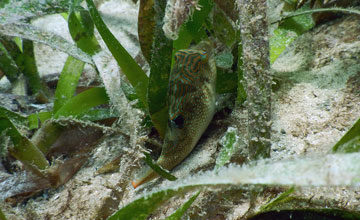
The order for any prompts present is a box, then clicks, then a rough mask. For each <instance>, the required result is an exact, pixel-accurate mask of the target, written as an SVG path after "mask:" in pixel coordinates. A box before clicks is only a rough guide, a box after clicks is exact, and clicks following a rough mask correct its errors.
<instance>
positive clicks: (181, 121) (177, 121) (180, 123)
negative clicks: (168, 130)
mask: <svg viewBox="0 0 360 220" xmlns="http://www.w3.org/2000/svg"><path fill="white" fill-rule="evenodd" d="M172 122H173V123H174V124H175V125H176V127H177V128H180V129H181V128H183V127H184V122H185V121H184V117H183V116H182V115H178V116H177V117H176V118H175V119H173V120H172Z"/></svg>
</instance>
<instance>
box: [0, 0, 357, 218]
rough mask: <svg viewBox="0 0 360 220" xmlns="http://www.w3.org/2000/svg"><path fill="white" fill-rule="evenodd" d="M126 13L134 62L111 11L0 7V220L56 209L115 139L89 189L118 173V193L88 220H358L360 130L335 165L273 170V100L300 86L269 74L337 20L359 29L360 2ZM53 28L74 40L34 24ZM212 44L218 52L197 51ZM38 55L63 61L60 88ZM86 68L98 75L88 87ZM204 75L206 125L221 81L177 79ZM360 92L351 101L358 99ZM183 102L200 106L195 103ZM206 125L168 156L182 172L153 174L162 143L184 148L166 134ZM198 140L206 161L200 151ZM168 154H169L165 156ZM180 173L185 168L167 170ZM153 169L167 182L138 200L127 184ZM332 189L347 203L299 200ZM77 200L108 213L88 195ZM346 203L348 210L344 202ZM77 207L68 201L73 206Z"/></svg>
mask: <svg viewBox="0 0 360 220" xmlns="http://www.w3.org/2000/svg"><path fill="white" fill-rule="evenodd" d="M125 2H126V4H132V5H133V6H134V7H135V6H136V7H138V8H139V9H138V17H137V33H127V35H128V36H129V38H130V39H132V40H133V41H135V42H136V45H138V46H139V48H140V53H139V54H140V55H137V56H134V54H135V53H134V52H133V51H131V50H129V49H126V48H128V45H125V44H124V43H121V42H124V41H121V40H120V41H119V38H118V37H117V36H116V35H115V34H114V31H113V30H111V28H110V27H109V25H108V24H106V22H105V18H106V15H104V14H103V13H102V12H99V5H101V4H102V3H103V2H100V1H95V2H94V1H93V0H84V1H81V0H61V1H53V0H46V1H35V0H26V1H15V0H6V1H2V2H1V3H0V77H1V79H2V81H6V82H5V84H6V85H7V87H6V86H4V88H1V90H0V91H1V94H0V95H1V100H2V101H1V105H0V138H1V141H0V157H1V163H0V200H1V206H0V219H16V218H19V219H20V217H21V218H24V219H26V216H25V217H23V216H17V215H19V214H18V213H16V212H15V214H14V213H13V211H11V210H12V207H11V206H18V207H19V205H20V204H22V205H24V206H26V205H27V204H30V203H31V202H33V201H32V200H33V199H34V200H36V199H39V198H45V197H50V199H51V197H52V196H51V195H54V193H56V192H59V191H63V190H64V189H67V188H68V187H69V183H71V180H73V179H74V178H75V176H76V174H77V173H79V172H81V171H82V170H84V169H86V168H88V166H90V165H91V164H95V163H94V161H96V160H97V159H102V158H95V159H94V155H101V153H99V152H102V151H103V149H104V145H105V146H107V145H106V144H108V143H109V142H111V141H113V139H112V138H114V137H121V138H118V139H121V141H123V142H120V141H119V140H117V141H119V142H116V143H121V144H122V145H121V146H120V145H117V146H116V147H117V149H118V151H117V153H119V152H121V153H119V156H118V155H111V156H112V157H111V159H109V160H108V159H106V160H105V159H104V160H103V161H102V162H101V166H100V165H99V164H96V169H97V170H96V172H94V171H92V172H93V173H92V174H91V176H89V177H88V178H89V179H91V178H97V180H99V179H102V180H104V181H105V182H107V181H108V182H112V180H111V177H110V175H109V173H111V175H119V179H117V180H118V182H117V183H116V184H114V185H112V186H111V187H109V186H106V188H111V190H110V191H111V192H112V194H111V196H109V197H108V198H106V199H105V200H106V202H104V204H102V206H101V208H100V209H98V207H92V208H89V209H90V210H86V211H84V210H76V213H79V212H80V213H81V212H88V213H92V214H91V215H90V214H89V215H87V218H88V216H91V218H94V219H149V218H150V219H159V218H161V219H182V218H183V219H184V218H189V219H240V218H241V219H287V218H288V217H289V216H292V217H293V218H294V219H304V218H313V219H316V218H322V219H359V217H360V214H359V211H360V210H359V209H358V208H357V207H356V204H359V201H358V197H356V196H354V195H356V193H357V192H356V190H353V189H354V188H355V189H356V187H358V186H359V181H360V180H359V177H358V174H359V172H360V163H359V161H360V160H359V158H360V153H359V146H360V144H359V143H360V142H359V140H360V119H357V120H356V121H355V123H353V124H352V125H351V126H350V125H348V126H347V127H346V132H345V131H344V130H343V133H344V135H343V136H342V137H341V138H340V139H339V140H337V142H336V144H334V145H333V146H332V152H329V153H326V154H322V155H316V156H312V157H295V158H287V159H284V160H282V158H280V159H279V158H276V159H273V158H272V152H273V151H275V149H276V151H277V150H278V149H277V148H275V147H274V146H275V144H274V138H273V133H274V128H273V127H272V126H273V123H274V120H275V119H274V118H272V117H273V115H274V114H273V109H274V108H275V107H274V102H275V101H274V93H276V92H277V91H279V90H281V89H283V87H284V86H283V84H282V83H284V84H285V83H287V82H286V80H289V79H290V80H293V81H292V82H291V83H289V85H290V87H291V85H292V84H295V83H294V82H296V80H298V79H293V78H291V77H293V76H291V77H289V78H286V77H283V78H282V77H281V76H282V75H281V74H278V75H276V74H274V72H276V71H274V70H273V69H272V67H271V65H272V64H274V63H275V62H277V61H278V59H279V57H281V56H283V54H284V53H288V51H287V49H289V48H290V47H291V45H292V44H293V43H294V42H296V40H298V39H299V38H300V37H302V36H303V35H305V34H306V33H309V32H310V31H312V30H314V28H316V27H319V26H320V25H322V24H325V25H326V24H328V23H331V22H333V21H337V20H336V19H349V20H351V19H353V20H355V19H357V18H358V17H359V15H360V11H359V9H358V8H357V7H358V6H359V4H358V3H357V2H352V1H346V0H338V1H331V2H329V1H320V0H315V1H300V0H299V1H297V0H283V1H280V0H279V1H277V0H273V1H265V0H263V1H255V0H248V1H236V0H225V1H222V0H184V1H180V0H168V1H166V0H137V1H135V0H134V1H125V0H124V1H119V2H117V4H119V5H121V4H125ZM333 2H336V4H334V3H333ZM276 5H277V6H276ZM280 6H281V7H280ZM119 7H120V6H119ZM54 14H57V15H61V18H62V19H63V21H66V22H67V26H68V31H69V33H70V36H71V38H72V40H68V39H65V38H63V37H62V36H60V35H58V34H55V33H53V32H50V31H46V30H45V29H42V28H40V27H37V26H36V25H34V23H33V21H34V20H36V19H37V18H39V17H44V18H45V19H46V16H48V15H54ZM351 16H353V17H351ZM355 21H356V20H355ZM125 23H126V22H125ZM123 25H124V26H126V24H123ZM121 28H123V27H120V29H121ZM122 30H123V31H124V30H125V31H124V32H126V30H127V29H126V27H124V28H123V29H122ZM358 33H360V30H359V32H358ZM134 36H135V37H134ZM347 40H348V41H349V42H350V41H356V40H354V39H347ZM357 40H359V39H357ZM203 42H207V45H211V47H213V48H212V50H213V52H209V50H208V49H209V47H205V48H203V47H200V46H199V45H202V43H203ZM39 44H44V45H47V46H49V47H51V48H53V49H56V50H58V51H62V52H64V53H65V54H66V55H67V57H66V61H65V63H64V64H63V67H62V70H61V73H59V74H58V75H57V76H56V77H55V79H53V78H51V76H42V75H41V74H40V71H39V66H38V64H37V58H38V57H37V56H36V54H35V52H34V51H35V49H34V48H35V47H36V45H39ZM189 48H190V49H189ZM199 48H200V49H199ZM359 48H360V47H359ZM349 50H352V52H353V54H355V55H351V56H349V57H351V59H353V60H356V59H358V58H356V53H357V49H356V48H355V47H354V48H350V49H349ZM179 51H180V52H179ZM345 52H347V51H345ZM345 52H344V54H345V55H346V53H345ZM211 53H213V55H210V54H211ZM184 54H185V55H184ZM345 55H344V57H345V58H344V59H350V58H348V57H346V56H345ZM189 57H190V58H191V59H190V58H189ZM314 59H315V58H314ZM334 59H335V58H334ZM329 62H330V61H329ZM348 62H349V63H350V64H351V65H353V63H351V62H352V61H351V62H350V61H348ZM183 63H184V65H183ZM293 63H296V62H295V61H294V62H293ZM350 64H349V65H350ZM49 65H50V64H49ZM207 65H209V66H207ZM87 68H91V69H92V70H93V72H94V75H95V77H94V78H95V80H92V81H91V82H90V83H89V82H86V77H88V76H87V75H86V73H87V71H88V70H87ZM206 68H208V69H206ZM211 68H213V69H211ZM289 68H290V67H289ZM357 68H359V67H358V66H356V65H353V70H352V71H353V72H355V73H356V72H360V70H359V69H360V68H359V69H357ZM215 69H216V70H215ZM305 69H306V68H305ZM179 72H180V73H179ZM184 72H186V73H187V74H190V75H184V74H183V73H184ZM289 72H291V71H289ZM294 72H296V71H294ZM176 73H178V74H179V76H178V75H176ZM198 73H201V74H205V75H206V74H211V73H214V75H212V76H216V77H215V78H216V80H215V79H214V81H216V85H215V84H214V85H212V86H213V87H211V93H209V94H211V95H209V96H211V105H210V104H209V106H210V107H209V106H206V107H204V109H201V111H200V110H199V109H200V107H201V104H203V103H205V104H206V103H207V101H209V100H208V96H207V95H208V93H200V92H198V91H199V90H201V89H202V90H201V91H203V90H204V88H203V87H201V86H203V85H206V86H204V87H206V88H208V87H209V86H208V84H206V83H209V82H210V81H211V80H212V79H210V78H206V77H205V78H204V77H203V78H201V79H200V80H198V81H197V83H194V84H190V86H189V84H186V83H183V84H180V83H179V81H176V80H178V79H175V78H176V77H179V78H181V77H185V78H183V79H182V80H188V81H193V80H194V79H196V80H197V78H196V77H195V78H191V77H192V76H193V75H196V74H198ZM286 73H288V72H286ZM296 73H301V72H300V71H299V72H296ZM182 74H183V75H182ZM351 76H353V75H351ZM186 77H188V78H186ZM5 78H6V79H5ZM201 80H202V81H201ZM311 80H312V79H310V80H309V81H311ZM333 81H337V78H335V76H334V79H333ZM354 81H355V82H354V83H355V89H353V90H352V92H353V93H354V94H358V91H359V90H358V89H356V85H358V84H356V83H357V81H356V79H355V80H354ZM182 82H183V81H182ZM177 83H179V84H177ZM209 84H211V83H209ZM169 86H170V88H169ZM194 91H196V92H194ZM191 92H193V93H191ZM215 92H216V95H215ZM189 94H191V95H189ZM198 94H201V96H200V95H198ZM204 94H205V95H204ZM186 95H188V96H191V97H192V98H193V99H194V100H195V98H198V97H197V95H198V96H199V97H200V98H201V99H200V98H199V100H197V101H196V102H194V101H193V99H191V97H190V98H188V97H186V98H184V97H185V96H186ZM194 96H195V98H194ZM276 97H278V96H276ZM215 98H216V101H215ZM188 99H189V100H190V101H188ZM209 102H210V101H209ZM179 103H180V104H179ZM184 103H185V104H184ZM215 103H216V107H215ZM354 104H356V103H354ZM189 105H191V108H190V107H189V108H190V110H189V109H186V107H187V106H189ZM309 105H310V104H309ZM174 106H175V107H174ZM325 107H326V106H325ZM184 109H185V110H184ZM208 109H210V110H211V111H210V113H207V110H208ZM197 110H198V111H199V112H201V114H197V113H198V112H196V111H197ZM192 111H193V112H192ZM215 112H216V113H215ZM214 114H215V116H214V119H213V122H210V121H211V120H210V118H212V117H213V115H214ZM203 115H204V117H205V116H206V119H207V120H204V121H206V123H204V124H206V125H204V126H203V125H201V126H199V128H197V127H196V129H193V130H190V132H189V133H185V134H186V135H185V136H186V137H184V139H185V140H187V139H189V138H190V137H192V136H196V138H195V139H196V140H195V141H192V142H191V144H189V146H190V145H191V148H190V147H189V148H187V146H184V147H183V148H181V149H185V148H186V151H187V152H186V155H182V154H183V152H180V153H179V152H175V153H171V154H172V156H173V155H175V157H174V158H176V159H173V160H174V161H171V166H170V165H169V166H168V164H169V163H164V164H161V165H163V166H159V164H157V162H154V161H156V160H154V158H156V157H157V156H159V155H160V152H161V144H159V143H160V142H161V141H162V140H165V143H166V142H169V143H170V142H171V143H172V141H173V139H172V138H174V136H176V137H177V135H178V133H176V132H173V133H171V132H170V131H169V129H175V128H176V129H183V126H188V123H189V121H190V120H194V121H195V119H193V118H192V117H193V116H196V119H198V118H201V117H202V116H203ZM209 123H210V125H209V128H208V129H207V130H206V127H207V126H208V124H209ZM334 127H336V126H335V125H334ZM205 130H206V131H205ZM204 131H205V133H204V136H205V137H203V138H201V139H200V136H201V135H202V133H203V132H204ZM286 132H287V131H285V130H284V134H285V133H286ZM297 136H301V134H300V135H298V134H297ZM304 136H306V135H304ZM199 139H200V142H199V143H200V145H203V146H205V147H203V148H201V149H196V150H192V148H194V147H195V146H196V143H198V140H199ZM206 140H208V141H206ZM182 143H183V142H182ZM184 143H185V142H184ZM115 145H116V144H115ZM124 145H126V146H124ZM105 148H106V147H105ZM107 148H108V149H107V150H108V151H106V150H105V151H106V152H110V150H109V148H110V147H109V146H107ZM165 151H170V150H169V149H168V148H165V147H163V152H165ZM115 152H116V151H115ZM180 154H181V160H180V159H178V157H179V158H180V156H179V155H180ZM188 154H190V155H189V156H188ZM207 155H208V156H207ZM209 155H210V156H209ZM186 156H188V159H187V160H186V161H183V159H184V158H185V157H186ZM160 158H161V156H160ZM204 158H205V159H204ZM203 160H207V161H206V162H204V161H203ZM104 161H106V163H105V162H104ZM89 164H90V165H89ZM178 164H180V166H183V167H185V168H183V169H182V170H181V168H180V169H175V170H174V171H169V170H167V169H172V168H173V167H174V166H175V165H178ZM145 166H149V168H148V170H149V172H151V173H154V175H155V174H156V176H158V178H156V180H155V181H152V182H150V183H146V184H143V185H141V186H139V188H137V189H136V190H134V189H133V188H132V187H131V181H132V180H134V179H133V178H134V176H136V175H137V173H138V171H139V170H140V169H141V168H143V167H145ZM164 168H167V169H164ZM116 173H117V174H116ZM167 180H169V181H167ZM89 182H91V180H89ZM142 182H145V181H142ZM159 183H160V184H159ZM71 184H72V183H71ZM82 184H85V185H86V184H87V180H86V181H83V182H82ZM75 185H76V184H75ZM89 185H91V184H89ZM105 185H106V184H105ZM109 185H111V184H109ZM138 185H139V184H138V183H135V185H134V186H136V187H138ZM70 188H71V187H70ZM337 188H346V190H348V191H347V193H348V195H345V196H343V197H341V199H339V200H336V198H334V199H321V198H316V199H312V197H311V198H310V199H309V197H306V196H303V194H301V193H302V192H303V191H305V190H307V189H309V190H310V191H311V190H314V191H313V193H314V192H317V191H316V190H318V189H322V190H324V191H326V189H330V190H334V191H336V190H335V189H337ZM93 191H96V190H93ZM48 192H50V193H49V195H48ZM51 193H53V194H51ZM307 193H309V192H307ZM336 193H337V192H334V194H336ZM69 194H71V193H70V192H69ZM304 194H306V193H304ZM314 194H316V193H314ZM82 196H83V197H86V196H89V198H87V197H86V198H85V200H97V199H98V200H101V199H102V198H101V199H100V198H92V197H91V194H90V193H89V195H86V194H82ZM75 197H76V196H75ZM347 197H348V199H349V202H348V203H349V204H351V205H349V206H348V205H347V203H346V202H344V198H347ZM53 198H54V197H53ZM47 199H49V198H47ZM50 199H49V200H50ZM44 200H46V199H44ZM350 200H351V201H350ZM29 201H31V202H29ZM219 201H220V202H221V203H223V204H219ZM244 204H246V205H244ZM119 205H120V206H121V208H119ZM242 205H244V206H242ZM71 206H72V204H71V201H70V203H69V204H66V205H64V207H71ZM214 207H218V208H214ZM28 209H31V208H28ZM64 210H67V208H64ZM244 210H245V211H244ZM24 212H28V211H24ZM19 213H21V212H19ZM77 215H78V214H74V216H77ZM35 218H36V217H35ZM56 218H59V215H58V216H57V217H56V215H55V214H54V216H52V218H51V219H56ZM64 218H66V217H64Z"/></svg>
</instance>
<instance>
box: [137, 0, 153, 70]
mask: <svg viewBox="0 0 360 220" xmlns="http://www.w3.org/2000/svg"><path fill="white" fill-rule="evenodd" d="M154 2H155V0H140V8H139V16H138V35H139V43H140V48H141V51H142V53H143V55H144V57H145V59H146V60H147V61H148V63H150V60H151V47H152V44H153V39H154V28H155V16H156V14H155V9H154Z"/></svg>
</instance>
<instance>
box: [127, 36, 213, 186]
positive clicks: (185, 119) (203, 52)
mask: <svg viewBox="0 0 360 220" xmlns="http://www.w3.org/2000/svg"><path fill="white" fill-rule="evenodd" d="M215 84H216V66H215V58H214V49H213V46H212V43H210V42H209V41H202V42H200V43H199V44H197V45H196V46H193V47H191V48H190V49H185V50H179V51H177V52H176V53H175V63H174V66H173V69H172V72H171V74H170V79H169V89H168V106H169V111H168V124H167V131H166V134H165V138H164V143H163V145H162V151H161V155H160V157H159V158H158V160H157V161H156V164H158V165H160V166H161V167H162V168H164V169H167V170H171V169H173V168H174V167H175V166H176V165H178V164H179V163H180V162H181V161H183V160H184V159H185V157H186V156H188V155H189V154H190V152H191V151H192V150H193V148H194V147H195V145H196V144H197V142H198V141H199V139H200V137H201V135H202V134H203V133H204V131H205V130H206V128H207V127H208V125H209V124H210V121H211V120H212V118H213V116H214V113H215ZM157 176H158V174H157V173H156V172H155V171H153V170H152V169H151V168H150V167H147V168H146V170H145V171H144V172H143V175H142V176H141V177H139V178H138V179H136V180H135V181H133V182H132V185H133V187H134V188H136V187H138V186H139V185H141V184H143V183H146V182H148V181H150V180H152V179H154V178H156V177H157Z"/></svg>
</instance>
